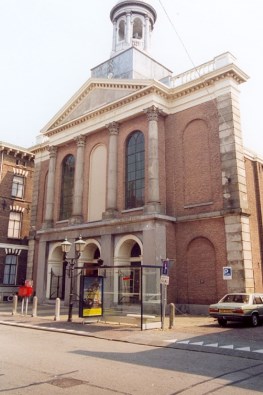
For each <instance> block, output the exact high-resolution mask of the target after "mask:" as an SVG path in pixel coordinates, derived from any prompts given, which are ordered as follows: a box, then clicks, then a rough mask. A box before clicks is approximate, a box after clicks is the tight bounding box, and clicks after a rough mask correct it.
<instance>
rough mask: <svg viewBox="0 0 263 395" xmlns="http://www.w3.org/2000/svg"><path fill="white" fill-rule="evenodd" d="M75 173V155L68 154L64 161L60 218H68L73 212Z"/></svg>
mask: <svg viewBox="0 0 263 395" xmlns="http://www.w3.org/2000/svg"><path fill="white" fill-rule="evenodd" d="M74 173H75V158H74V156H73V155H68V156H66V157H65V158H64V160H63V162H62V180H61V197H60V216H59V219H60V220H64V219H68V218H70V217H71V214H72V202H73V189H74Z"/></svg>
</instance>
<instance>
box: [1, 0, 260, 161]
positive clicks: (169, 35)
mask: <svg viewBox="0 0 263 395" xmlns="http://www.w3.org/2000/svg"><path fill="white" fill-rule="evenodd" d="M116 3H117V0H97V1H92V0H0V59H1V61H0V141H4V142H8V143H11V144H15V145H18V146H21V147H24V148H29V147H31V146H32V145H34V144H35V143H36V138H37V136H38V135H39V134H40V132H41V129H43V128H44V126H45V125H46V124H47V123H48V122H49V121H50V119H51V118H53V116H54V115H55V114H56V113H57V112H58V111H59V110H60V109H61V108H62V107H63V106H64V104H65V103H66V102H67V101H68V100H69V99H70V98H71V96H73V95H74V93H75V92H76V91H77V90H78V89H79V88H80V87H81V86H82V85H83V84H84V83H85V82H86V81H87V80H88V79H89V78H90V70H91V69H92V68H93V67H95V66H97V65H98V64H100V63H101V62H103V61H105V60H107V59H108V58H109V57H110V52H111V46H112V30H113V29H112V23H111V21H110V17H109V14H110V11H111V9H112V7H113V6H114V5H115V4H116ZM148 3H149V4H151V5H152V6H153V7H154V8H155V9H156V12H157V21H156V23H155V26H154V31H153V34H152V42H151V51H150V55H151V56H152V57H153V58H154V59H156V60H157V61H158V62H160V63H161V64H163V65H164V66H166V67H168V68H169V69H170V70H172V71H173V74H174V75H176V74H179V73H181V72H183V71H186V70H189V69H191V68H193V67H197V66H198V65H200V64H202V63H205V62H207V61H210V60H212V59H213V58H214V57H215V56H217V55H220V54H222V53H224V52H227V51H229V52H231V53H232V54H233V55H234V56H235V57H236V58H237V64H238V66H239V67H240V68H241V69H242V70H243V71H244V72H245V73H246V74H247V75H248V76H249V77H250V78H249V80H248V81H247V82H246V83H244V84H241V85H240V86H239V88H240V109H241V127H242V134H243V142H244V146H245V147H246V148H248V149H250V150H251V151H254V152H256V153H257V154H258V155H259V156H261V157H263V139H262V136H261V135H262V132H263V130H262V129H263V128H262V125H261V113H262V110H263V105H262V99H261V91H262V90H263V51H262V40H263V23H262V20H263V1H262V0H148Z"/></svg>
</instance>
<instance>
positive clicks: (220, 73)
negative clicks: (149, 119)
mask: <svg viewBox="0 0 263 395" xmlns="http://www.w3.org/2000/svg"><path fill="white" fill-rule="evenodd" d="M230 79H231V80H232V81H234V83H235V84H237V85H238V84H241V83H243V82H245V81H246V80H247V79H248V76H247V75H246V74H245V73H244V72H242V70H240V69H239V68H238V67H237V66H236V65H235V64H234V63H231V64H228V65H226V66H224V67H222V68H220V69H217V70H214V71H211V72H209V73H207V74H205V75H202V76H200V77H199V78H196V79H193V80H192V81H189V82H187V83H184V84H181V85H179V86H176V87H174V88H170V87H168V86H167V85H164V84H162V83H161V82H159V81H155V80H136V81H132V80H110V81H109V80H95V79H91V80H89V82H88V83H87V84H85V85H84V88H82V89H80V90H79V91H78V92H77V93H76V95H75V96H74V97H73V99H72V100H71V101H70V102H68V105H66V106H64V108H63V109H62V110H61V112H60V115H59V116H57V118H55V117H54V118H53V122H52V121H51V122H50V124H49V127H47V128H46V130H45V131H42V133H43V135H45V136H46V137H51V136H54V135H56V134H58V133H61V132H63V131H64V130H68V129H70V128H73V127H75V126H78V125H81V124H83V123H86V122H88V121H90V120H93V119H98V118H99V117H100V116H102V115H104V116H105V115H106V114H107V113H109V114H110V113H111V112H112V111H115V110H117V109H121V108H122V107H123V108H124V107H125V106H128V105H130V104H131V103H133V102H136V101H138V100H140V99H143V98H145V97H147V96H148V97H150V96H155V97H159V98H161V99H162V101H163V102H164V103H166V104H167V107H166V108H164V110H165V113H166V114H169V112H170V110H169V108H170V105H171V103H172V102H174V101H177V100H178V101H180V99H183V98H184V97H187V96H189V95H191V94H193V93H198V91H203V92H204V93H205V94H207V96H210V95H211V89H210V91H209V92H208V88H210V87H213V86H215V85H216V84H217V83H220V81H223V80H230ZM97 88H101V89H123V90H128V89H129V90H134V92H133V93H129V94H128V95H126V96H125V97H123V98H121V99H117V100H115V101H113V102H111V103H109V104H106V105H104V106H101V107H99V108H96V109H94V110H91V111H89V112H87V113H85V114H83V115H81V116H80V117H77V118H75V119H72V120H70V121H68V122H65V123H64V124H61V122H62V121H63V119H65V118H66V117H67V116H68V114H69V113H70V112H71V111H72V110H73V109H74V108H75V107H76V106H77V105H78V104H79V103H80V102H81V101H82V100H83V99H84V98H85V97H86V95H88V94H89V93H90V92H91V91H92V90H94V89H97ZM206 91H207V93H206ZM178 104H179V102H178ZM144 106H145V104H144V103H142V106H141V113H142V114H143V110H144V108H145V107H144ZM139 107H140V106H139ZM139 112H140V109H139V108H138V106H136V114H138V113H139ZM55 119H56V120H55ZM116 121H119V122H121V119H117V118H116ZM105 124H106V122H105ZM99 128H101V126H100V127H99ZM95 130H98V127H97V128H94V131H95ZM48 144H49V143H48V142H46V143H42V144H39V145H38V146H35V147H33V148H32V152H34V153H37V152H41V151H42V152H43V151H45V150H46V147H47V146H48Z"/></svg>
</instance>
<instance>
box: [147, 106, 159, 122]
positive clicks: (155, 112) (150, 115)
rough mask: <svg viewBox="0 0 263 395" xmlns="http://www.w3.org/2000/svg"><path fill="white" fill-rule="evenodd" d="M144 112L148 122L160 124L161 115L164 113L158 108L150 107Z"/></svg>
mask: <svg viewBox="0 0 263 395" xmlns="http://www.w3.org/2000/svg"><path fill="white" fill-rule="evenodd" d="M143 111H144V113H145V114H146V115H147V119H148V121H156V122H158V118H159V115H160V114H161V113H162V111H161V110H160V109H159V108H158V107H156V106H151V107H148V108H146V109H145V110H143Z"/></svg>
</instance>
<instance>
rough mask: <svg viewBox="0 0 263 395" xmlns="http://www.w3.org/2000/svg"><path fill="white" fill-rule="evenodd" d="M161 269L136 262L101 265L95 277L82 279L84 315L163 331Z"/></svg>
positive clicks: (82, 310)
mask: <svg viewBox="0 0 263 395" xmlns="http://www.w3.org/2000/svg"><path fill="white" fill-rule="evenodd" d="M161 270H162V267H161V266H150V265H139V264H136V262H134V263H132V264H131V265H128V266H100V267H99V268H98V270H97V273H96V274H94V275H93V276H81V286H80V316H81V317H83V318H84V319H88V318H91V317H94V316H97V317H98V316H99V317H98V318H99V319H100V320H103V321H105V322H115V323H119V324H133V325H137V326H139V327H140V328H141V329H142V330H143V329H152V328H161V326H162V294H161V284H160V278H161ZM95 285H96V287H95ZM95 288H96V290H95Z"/></svg>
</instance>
